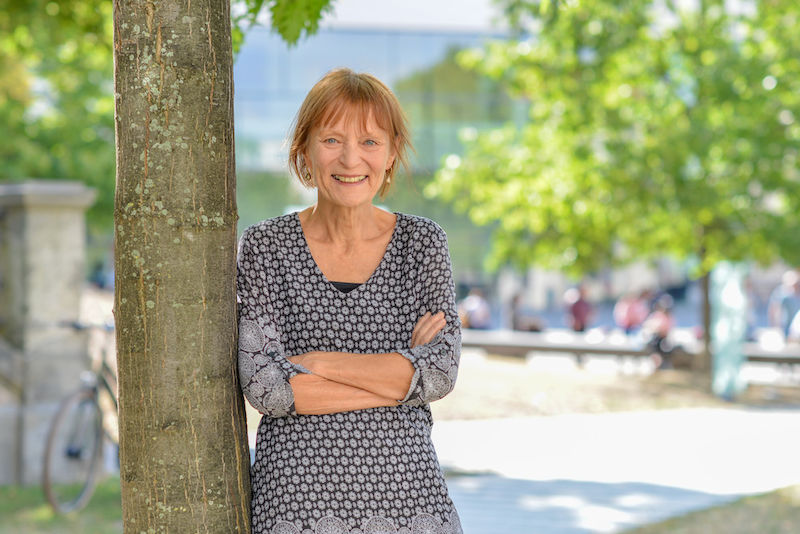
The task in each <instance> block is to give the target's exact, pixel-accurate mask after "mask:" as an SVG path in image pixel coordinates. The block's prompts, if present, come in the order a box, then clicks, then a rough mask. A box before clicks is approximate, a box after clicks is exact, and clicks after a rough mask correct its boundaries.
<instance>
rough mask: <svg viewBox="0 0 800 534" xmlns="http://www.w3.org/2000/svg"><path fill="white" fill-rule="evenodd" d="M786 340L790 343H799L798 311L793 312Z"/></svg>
mask: <svg viewBox="0 0 800 534" xmlns="http://www.w3.org/2000/svg"><path fill="white" fill-rule="evenodd" d="M786 340H787V341H789V342H790V343H800V311H798V312H797V313H795V314H794V318H793V319H792V322H791V323H789V332H788V334H787V336H786Z"/></svg>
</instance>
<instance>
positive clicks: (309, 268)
mask: <svg viewBox="0 0 800 534" xmlns="http://www.w3.org/2000/svg"><path fill="white" fill-rule="evenodd" d="M409 147H410V136H409V133H408V128H407V123H406V119H405V116H404V114H403V111H402V109H401V108H400V104H399V102H398V101H397V98H396V97H395V95H394V94H393V93H392V92H391V90H390V89H389V88H388V87H386V85H384V84H383V83H382V82H381V81H379V80H378V79H377V78H375V77H374V76H371V75H369V74H356V73H354V72H353V71H351V70H349V69H336V70H333V71H331V72H329V73H328V74H326V75H325V76H324V77H323V78H322V79H321V80H320V81H319V82H318V83H317V84H316V85H314V87H313V88H312V89H311V91H310V92H309V93H308V95H307V96H306V98H305V100H304V101H303V104H302V105H301V107H300V111H299V112H298V114H297V118H296V121H295V125H294V129H293V132H292V134H291V145H290V150H289V164H290V168H291V170H292V172H293V174H295V175H296V176H297V178H298V179H299V180H300V181H301V182H302V183H303V185H305V186H306V187H309V188H314V189H316V193H317V201H316V203H315V204H314V205H313V206H311V207H309V208H306V209H304V210H302V211H300V212H294V213H291V214H288V215H283V216H280V217H275V218H272V219H267V220H266V221H262V222H261V223H258V224H256V225H253V226H251V227H249V228H248V229H247V230H245V232H244V234H243V235H242V238H241V241H240V248H239V256H238V276H237V296H238V303H239V306H238V310H239V378H240V380H239V381H240V383H241V387H242V391H243V393H244V395H245V397H246V398H247V400H248V401H249V402H250V403H251V404H252V405H253V407H255V408H256V409H257V410H258V411H259V412H260V413H261V414H263V416H262V418H261V421H260V423H259V426H258V437H257V440H256V447H255V458H254V463H253V465H252V468H251V470H250V473H251V475H250V479H251V485H252V503H251V519H252V532H253V534H267V533H272V534H275V533H277V532H281V533H297V534H299V533H301V532H316V533H318V534H319V533H321V532H330V533H333V532H336V533H341V534H356V533H366V532H389V531H392V532H394V531H400V532H411V531H412V530H413V531H414V532H417V531H418V530H419V531H420V532H422V530H424V531H425V532H441V533H447V534H462V528H461V526H460V522H459V518H458V513H457V512H456V509H455V507H454V505H453V502H452V500H451V499H450V497H449V495H448V490H447V485H446V483H445V480H444V476H443V475H442V470H441V466H440V465H439V461H438V459H437V457H436V451H435V449H434V446H433V443H432V441H431V425H432V423H433V421H432V417H431V410H430V406H429V404H430V403H431V402H433V401H435V400H438V399H440V398H442V397H444V396H445V395H447V394H448V393H450V391H451V390H452V389H453V386H454V384H455V379H456V375H457V371H458V364H459V355H460V350H461V328H460V324H459V320H458V317H457V315H456V303H455V286H454V284H453V278H452V271H451V265H450V256H449V252H448V248H447V239H446V236H445V233H444V231H443V230H442V229H441V228H440V227H439V226H438V225H437V224H436V223H434V222H433V221H431V220H429V219H425V218H423V217H418V216H414V215H407V214H403V213H390V212H388V211H384V210H382V209H380V208H378V207H377V206H376V205H375V198H376V197H377V196H378V195H381V196H383V194H385V193H386V191H387V190H388V188H389V187H390V186H391V185H392V183H393V182H394V177H395V172H396V170H397V168H398V167H399V164H404V163H405V160H406V158H405V155H406V154H407V152H408V148H409ZM420 529H422V530H420Z"/></svg>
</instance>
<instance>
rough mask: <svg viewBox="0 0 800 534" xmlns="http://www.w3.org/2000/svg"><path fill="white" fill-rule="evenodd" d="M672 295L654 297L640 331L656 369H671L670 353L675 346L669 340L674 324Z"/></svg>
mask: <svg viewBox="0 0 800 534" xmlns="http://www.w3.org/2000/svg"><path fill="white" fill-rule="evenodd" d="M672 305H673V300H672V297H671V296H669V295H667V294H664V295H661V296H660V297H658V299H656V301H655V303H654V304H653V311H652V312H651V313H650V315H649V316H648V317H647V319H645V321H644V323H643V324H642V332H643V333H644V335H645V339H647V348H648V349H649V350H650V354H651V357H652V358H653V362H654V363H655V366H656V369H672V367H673V365H672V354H673V352H674V351H675V348H676V347H675V346H674V345H673V344H672V343H671V342H670V338H669V336H670V333H671V332H672V329H673V327H674V326H675V319H674V317H673V315H672Z"/></svg>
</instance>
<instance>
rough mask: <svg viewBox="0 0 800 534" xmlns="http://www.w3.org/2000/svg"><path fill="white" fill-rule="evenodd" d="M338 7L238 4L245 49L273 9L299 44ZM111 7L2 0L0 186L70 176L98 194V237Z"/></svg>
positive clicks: (110, 201) (94, 215)
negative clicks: (252, 32)
mask: <svg viewBox="0 0 800 534" xmlns="http://www.w3.org/2000/svg"><path fill="white" fill-rule="evenodd" d="M330 5H331V0H304V1H299V2H298V1H290V0H234V2H233V9H234V12H236V13H238V14H237V15H236V16H235V17H234V18H233V21H234V32H233V36H234V41H235V45H236V47H237V48H238V47H239V46H241V44H242V41H243V39H244V34H245V32H246V30H247V28H248V27H249V26H251V25H252V24H255V23H256V19H257V18H258V17H259V14H261V13H262V12H264V11H266V10H269V12H270V19H271V24H272V27H273V28H274V29H275V30H276V31H277V32H278V33H280V34H281V36H282V37H283V38H284V40H285V41H286V42H287V43H289V44H293V43H296V42H297V41H298V40H299V39H300V38H302V37H303V36H307V35H310V34H312V33H314V32H315V31H316V30H317V28H318V24H319V20H320V18H321V16H322V14H324V13H325V12H327V11H329V10H330ZM111 11H112V3H111V2H92V1H87V0H58V1H54V0H0V139H2V140H3V141H2V143H0V161H1V162H2V165H0V180H20V179H27V178H63V179H70V180H80V181H83V182H85V183H87V184H88V185H90V186H92V187H96V188H97V189H98V193H99V194H98V196H97V202H96V203H95V205H94V206H93V207H92V208H91V210H90V211H89V214H88V217H89V223H90V227H91V228H92V230H93V231H94V232H95V233H103V232H106V233H107V232H109V231H110V229H111V228H112V226H111V222H112V214H113V205H114V122H113V121H114V100H113V94H112V93H113V90H112V85H113V80H112V73H113V66H112V48H111V43H112V12H111Z"/></svg>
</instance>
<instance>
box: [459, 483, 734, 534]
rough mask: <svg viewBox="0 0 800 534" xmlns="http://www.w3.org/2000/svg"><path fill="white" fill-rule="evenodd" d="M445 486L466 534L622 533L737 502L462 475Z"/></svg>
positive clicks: (675, 492)
mask: <svg viewBox="0 0 800 534" xmlns="http://www.w3.org/2000/svg"><path fill="white" fill-rule="evenodd" d="M447 480H448V487H449V489H450V494H451V497H452V498H453V501H454V502H455V504H456V507H457V508H458V512H459V515H460V516H461V523H462V525H463V527H464V532H469V533H470V534H540V533H547V534H586V533H597V532H603V533H611V532H621V531H624V530H626V529H630V528H634V527H637V526H640V525H642V524H645V523H651V522H654V521H660V520H662V519H666V518H668V517H672V516H675V515H681V514H685V513H687V512H690V511H693V510H699V509H703V508H708V507H711V506H717V505H720V504H724V503H726V502H730V501H732V500H735V499H736V498H737V497H736V496H734V495H715V494H711V493H703V492H698V491H692V490H685V489H681V488H675V487H668V486H659V485H654V484H644V483H640V482H630V483H629V482H620V483H599V482H586V481H579V480H544V481H538V480H537V481H535V480H519V479H511V478H504V477H501V476H498V475H493V474H475V475H468V474H463V473H462V474H459V473H451V474H449V475H448V479H447Z"/></svg>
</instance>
